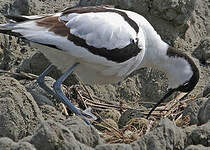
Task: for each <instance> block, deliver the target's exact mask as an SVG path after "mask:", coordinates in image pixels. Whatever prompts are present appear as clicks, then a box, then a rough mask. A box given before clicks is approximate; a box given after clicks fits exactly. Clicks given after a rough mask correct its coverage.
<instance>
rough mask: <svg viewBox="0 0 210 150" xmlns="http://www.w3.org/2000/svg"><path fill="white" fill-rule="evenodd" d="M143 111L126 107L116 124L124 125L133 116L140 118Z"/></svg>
mask: <svg viewBox="0 0 210 150" xmlns="http://www.w3.org/2000/svg"><path fill="white" fill-rule="evenodd" d="M142 117H144V115H143V113H142V112H141V111H140V110H135V109H127V110H126V111H125V112H124V113H123V114H122V115H121V117H120V119H119V122H118V125H119V127H120V128H122V127H123V126H125V125H126V124H127V123H128V122H129V121H130V120H131V119H133V118H142Z"/></svg>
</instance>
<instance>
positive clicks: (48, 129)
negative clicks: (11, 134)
mask: <svg viewBox="0 0 210 150" xmlns="http://www.w3.org/2000/svg"><path fill="white" fill-rule="evenodd" d="M25 140H26V142H29V143H31V144H33V145H34V147H35V148H36V149H41V150H57V149H62V150H92V148H91V147H89V146H87V145H84V144H82V143H80V142H79V141H77V140H76V139H75V137H74V134H73V133H72V132H71V131H70V130H69V129H68V128H67V127H65V126H63V125H62V124H60V123H56V122H54V121H43V122H42V123H41V124H40V126H39V127H38V128H37V129H36V131H35V134H34V135H33V136H31V137H29V138H25Z"/></svg>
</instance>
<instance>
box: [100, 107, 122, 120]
mask: <svg viewBox="0 0 210 150" xmlns="http://www.w3.org/2000/svg"><path fill="white" fill-rule="evenodd" d="M99 115H100V116H101V117H102V118H106V119H113V120H114V121H115V122H118V121H119V119H120V116H121V114H120V112H119V111H118V110H116V109H108V110H104V111H101V112H100V113H99Z"/></svg>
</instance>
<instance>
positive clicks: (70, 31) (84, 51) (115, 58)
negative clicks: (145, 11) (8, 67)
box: [0, 6, 199, 116]
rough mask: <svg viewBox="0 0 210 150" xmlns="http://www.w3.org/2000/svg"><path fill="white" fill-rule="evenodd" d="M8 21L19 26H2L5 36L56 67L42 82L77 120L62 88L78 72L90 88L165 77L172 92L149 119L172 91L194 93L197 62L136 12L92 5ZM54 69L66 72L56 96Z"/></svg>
mask: <svg viewBox="0 0 210 150" xmlns="http://www.w3.org/2000/svg"><path fill="white" fill-rule="evenodd" d="M7 17H8V18H9V19H12V20H14V21H16V22H14V23H10V24H1V25H0V33H5V34H10V35H14V36H18V37H21V38H24V39H27V40H29V41H31V42H33V45H34V46H35V47H38V48H39V50H40V51H41V52H42V53H43V54H44V55H45V56H46V57H47V58H48V59H49V61H50V62H51V63H52V65H51V66H49V67H48V68H47V69H46V70H45V72H44V73H42V74H41V75H40V77H39V78H38V83H39V84H40V86H41V87H42V88H44V89H45V90H47V91H48V92H50V93H51V94H53V95H56V96H57V97H58V99H60V100H61V101H62V102H64V103H65V104H66V105H67V107H68V108H69V109H71V110H72V111H73V112H74V113H76V114H77V115H81V116H82V115H84V114H83V113H82V112H81V111H79V110H78V109H77V108H75V107H74V105H72V104H71V102H70V101H69V100H68V99H67V98H66V96H65V95H64V94H63V92H62V91H61V88H60V85H61V83H62V82H63V81H64V80H65V79H66V78H67V77H68V76H69V74H70V73H71V72H72V71H73V70H74V72H75V73H76V74H77V75H78V76H79V77H80V79H81V80H82V81H83V82H84V83H86V84H106V83H116V82H118V81H120V80H122V79H124V78H125V77H127V76H128V75H129V74H131V73H132V72H133V71H134V70H137V69H140V68H143V67H152V68H156V69H159V70H160V71H163V72H165V73H166V75H167V78H168V92H167V93H166V95H165V96H164V97H163V98H162V99H161V100H160V101H159V102H158V103H157V104H156V105H155V106H154V107H153V109H152V110H151V111H150V113H149V115H150V114H151V112H152V111H153V110H154V109H155V108H156V107H157V106H158V105H159V104H160V103H161V102H162V101H163V100H164V99H166V98H167V97H168V96H170V95H171V94H172V93H173V92H175V91H181V92H188V93H189V92H190V91H192V90H193V89H194V87H195V85H196V84H197V82H198V80H199V71H198V69H197V67H196V65H195V63H194V62H193V60H192V59H191V58H190V57H189V56H187V55H186V54H184V53H182V52H180V51H178V50H176V49H175V48H173V47H171V46H169V45H168V44H167V43H165V42H164V41H163V40H162V39H161V37H160V36H159V35H158V34H157V32H156V31H155V30H154V28H153V27H152V26H151V24H150V23H149V22H148V21H147V20H146V19H145V18H144V17H143V16H141V15H139V14H137V13H135V12H131V11H127V10H121V9H115V8H111V7H107V6H92V7H78V8H67V9H65V10H64V11H62V12H61V13H55V14H47V15H41V16H7ZM53 66H55V67H57V68H58V69H59V70H61V71H62V72H63V73H64V75H62V77H61V78H59V79H58V80H57V81H56V82H55V83H54V90H55V92H54V91H52V90H50V89H49V88H48V87H47V86H46V85H45V84H44V82H43V78H44V76H45V75H46V74H47V73H48V72H50V71H51V70H52V69H53ZM149 115H148V116H149Z"/></svg>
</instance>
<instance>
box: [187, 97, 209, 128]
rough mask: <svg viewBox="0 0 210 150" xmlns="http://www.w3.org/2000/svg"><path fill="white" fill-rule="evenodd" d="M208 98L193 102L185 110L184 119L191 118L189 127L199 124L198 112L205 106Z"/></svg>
mask: <svg viewBox="0 0 210 150" xmlns="http://www.w3.org/2000/svg"><path fill="white" fill-rule="evenodd" d="M207 100H208V99H207V98H204V97H203V98H198V99H195V100H193V101H192V102H191V103H189V104H188V106H187V107H186V108H185V109H184V111H183V117H185V116H189V118H190V122H189V123H190V124H189V125H194V124H198V122H199V121H198V117H197V116H198V112H199V109H200V107H201V106H202V105H203V104H205V102H206V101H207Z"/></svg>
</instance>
